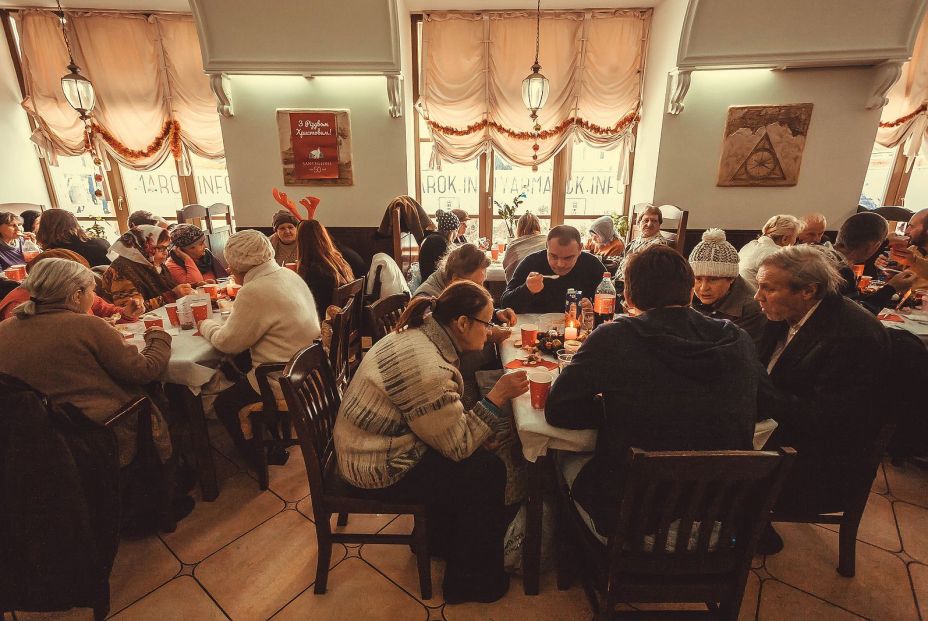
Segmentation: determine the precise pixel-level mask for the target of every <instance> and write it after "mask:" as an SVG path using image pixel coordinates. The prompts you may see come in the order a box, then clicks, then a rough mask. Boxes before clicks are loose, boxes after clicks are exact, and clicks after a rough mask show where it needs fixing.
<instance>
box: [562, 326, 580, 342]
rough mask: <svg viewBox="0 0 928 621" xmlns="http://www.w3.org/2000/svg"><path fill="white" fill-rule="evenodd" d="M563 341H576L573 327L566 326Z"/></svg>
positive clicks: (575, 332) (575, 330) (575, 331)
mask: <svg viewBox="0 0 928 621" xmlns="http://www.w3.org/2000/svg"><path fill="white" fill-rule="evenodd" d="M564 340H566V341H575V340H577V329H576V328H575V327H573V326H567V327H566V328H564Z"/></svg>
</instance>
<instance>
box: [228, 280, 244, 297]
mask: <svg viewBox="0 0 928 621" xmlns="http://www.w3.org/2000/svg"><path fill="white" fill-rule="evenodd" d="M241 288H242V286H241V285H240V284H238V283H236V282H232V281H231V280H230V281H229V282H227V283H226V293H228V294H229V297H230V298H232V299H233V300H234V299H235V296H237V295H238V290H239V289H241Z"/></svg>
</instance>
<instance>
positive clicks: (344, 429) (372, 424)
mask: <svg viewBox="0 0 928 621" xmlns="http://www.w3.org/2000/svg"><path fill="white" fill-rule="evenodd" d="M458 363H459V358H458V352H457V350H456V349H455V347H454V344H453V342H452V341H451V337H450V336H448V333H447V332H446V331H445V329H444V328H443V327H442V326H441V325H440V324H439V323H438V322H437V321H435V320H433V319H432V318H431V317H428V318H426V320H425V323H424V324H423V325H422V327H421V328H412V329H407V330H403V331H401V332H393V333H391V334H388V335H387V336H385V337H384V338H382V339H381V340H379V341H378V342H377V343H376V344H375V345H374V347H372V348H371V350H370V351H369V352H368V353H367V355H365V356H364V359H363V360H362V361H361V366H360V367H358V371H357V373H356V374H355V376H354V378H353V379H352V380H351V384H350V385H349V386H348V390H347V391H346V392H345V396H344V398H343V399H342V405H341V409H340V410H339V411H338V418H337V419H336V421H335V431H334V441H335V453H336V455H337V456H338V467H339V471H340V472H341V475H342V478H344V479H345V480H346V481H347V482H349V483H351V484H352V485H354V486H355V487H360V488H364V489H379V488H384V487H389V486H391V485H393V484H394V483H396V482H397V481H399V480H400V479H402V478H403V476H404V475H405V474H406V473H407V472H408V471H409V470H411V469H412V468H413V467H414V466H415V465H416V464H417V463H419V460H420V459H422V456H423V455H424V454H425V452H426V451H427V450H429V449H430V448H431V449H434V450H436V451H438V452H439V453H441V454H442V455H443V456H445V457H447V458H448V459H452V460H454V461H460V460H462V459H465V458H467V457H469V456H470V455H471V454H472V453H473V452H474V451H476V450H477V449H478V448H480V447H481V446H482V445H483V443H484V442H486V441H487V440H488V439H489V438H490V437H491V436H493V435H494V433H504V432H505V431H506V430H507V429H508V428H509V424H508V420H507V419H505V418H501V417H498V416H497V413H496V412H495V408H494V406H493V405H492V404H491V403H490V402H489V401H487V400H483V401H480V402H478V403H477V404H476V405H475V406H474V408H473V409H472V410H466V409H465V408H464V405H463V403H462V402H461V396H462V394H463V391H464V380H463V379H462V377H461V372H460V371H459V370H458Z"/></svg>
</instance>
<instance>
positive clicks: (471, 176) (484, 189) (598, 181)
mask: <svg viewBox="0 0 928 621" xmlns="http://www.w3.org/2000/svg"><path fill="white" fill-rule="evenodd" d="M412 19H413V27H414V30H415V32H416V33H417V35H418V36H417V37H416V38H415V39H414V40H413V63H414V68H413V74H414V75H418V73H419V63H420V50H421V36H422V19H421V16H420V15H413V18H412ZM413 91H414V92H413V98H414V99H418V97H419V93H418V84H417V83H416V82H415V81H414V82H413ZM526 114H528V112H526ZM415 115H416V125H415V134H416V142H417V143H418V147H419V148H418V149H417V151H416V153H415V157H416V170H417V173H418V174H417V188H416V193H417V196H416V198H417V199H418V200H419V203H420V204H421V205H422V207H423V208H424V209H425V211H426V212H427V213H428V214H429V215H431V216H434V215H435V211H436V210H437V209H442V210H448V209H454V208H460V209H463V210H464V211H466V212H467V213H468V214H469V215H470V216H471V220H470V226H469V227H468V231H467V236H468V237H469V238H470V239H474V240H476V239H477V238H478V237H486V238H489V239H492V240H501V239H506V238H508V237H509V232H508V230H507V228H506V224H505V222H504V221H503V219H502V218H501V217H500V216H499V215H498V213H497V207H496V204H495V203H496V202H499V203H500V204H510V205H511V204H512V199H513V197H517V196H519V194H521V193H523V192H524V193H525V199H524V202H523V203H522V204H521V205H520V206H519V208H518V209H517V210H516V215H517V216H518V215H521V214H523V213H525V212H526V211H531V212H532V213H534V214H535V215H536V216H538V218H539V220H541V226H542V232H546V231H548V230H549V229H550V227H551V226H554V225H558V224H570V225H572V226H575V227H577V228H578V229H579V230H580V233H581V235H584V236H585V235H586V233H587V231H588V230H589V225H590V224H591V223H592V222H593V220H595V219H596V218H598V217H601V216H604V215H612V214H615V213H627V211H628V205H627V202H628V197H627V195H626V190H627V189H628V188H626V187H625V186H624V185H623V184H622V183H621V181H620V180H619V151H618V150H617V149H614V150H611V151H605V150H602V149H596V148H594V147H591V146H589V145H587V144H585V143H575V144H573V145H570V146H566V147H565V148H564V149H562V150H561V152H560V153H558V154H557V155H556V156H554V157H553V158H551V159H549V160H548V161H547V162H545V163H543V164H541V165H539V166H538V171H536V172H533V171H532V169H531V167H527V166H518V165H515V164H512V163H511V162H508V161H507V160H506V159H505V158H504V157H502V156H501V155H499V154H495V153H491V154H489V155H481V156H479V157H477V158H475V159H474V160H472V161H470V162H466V163H462V164H449V163H448V162H442V165H441V170H432V169H430V168H429V160H430V159H431V156H432V141H431V138H430V134H429V130H428V126H427V125H426V123H425V121H424V119H423V118H422V117H421V116H420V115H419V112H418V110H417V111H416V112H415ZM629 157H630V158H632V157H634V154H633V153H632V154H630V155H629ZM514 228H515V227H513V229H514Z"/></svg>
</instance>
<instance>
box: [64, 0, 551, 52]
mask: <svg viewBox="0 0 928 621" xmlns="http://www.w3.org/2000/svg"><path fill="white" fill-rule="evenodd" d="M58 6H59V7H60V6H61V3H60V2H59V3H58ZM536 13H537V17H536V21H535V64H536V65H537V64H538V51H539V49H540V47H541V0H538V8H537V11H536Z"/></svg>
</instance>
